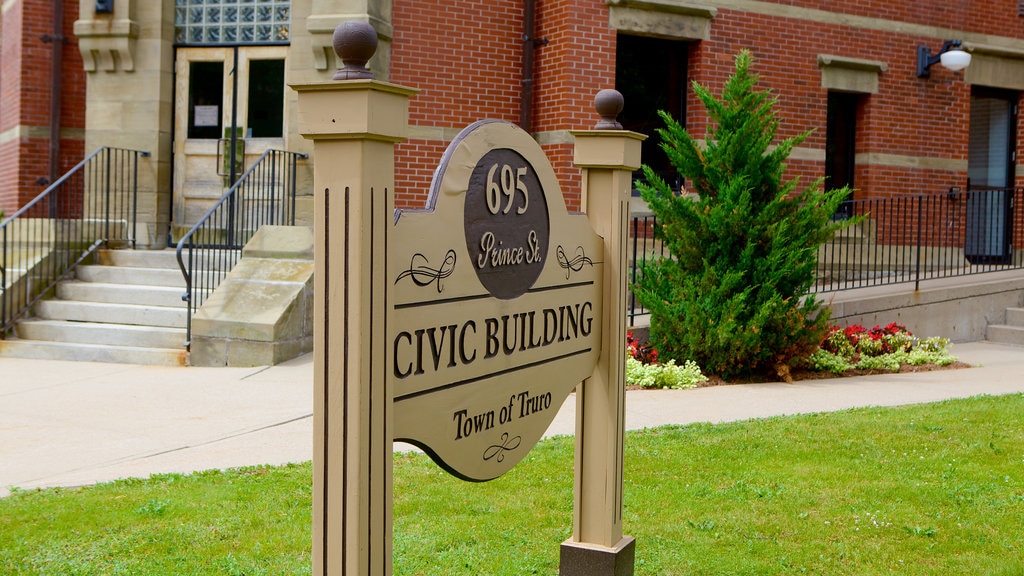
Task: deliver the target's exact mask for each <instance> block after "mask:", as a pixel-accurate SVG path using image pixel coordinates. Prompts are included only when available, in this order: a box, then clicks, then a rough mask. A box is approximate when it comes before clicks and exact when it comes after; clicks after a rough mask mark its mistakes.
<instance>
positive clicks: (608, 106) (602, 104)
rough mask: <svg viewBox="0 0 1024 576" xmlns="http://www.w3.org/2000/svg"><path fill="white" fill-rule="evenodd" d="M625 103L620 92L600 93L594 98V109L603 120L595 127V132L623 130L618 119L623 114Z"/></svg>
mask: <svg viewBox="0 0 1024 576" xmlns="http://www.w3.org/2000/svg"><path fill="white" fill-rule="evenodd" d="M624 102H625V101H624V99H623V98H622V94H621V93H619V91H618V90H601V91H600V92H598V93H597V96H595V97H594V108H595V109H596V110H597V113H598V114H600V115H601V120H600V121H599V122H598V123H597V124H596V125H594V130H622V124H619V121H618V120H616V118H617V117H618V116H619V113H620V112H622V106H623V104H624Z"/></svg>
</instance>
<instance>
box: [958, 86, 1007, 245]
mask: <svg viewBox="0 0 1024 576" xmlns="http://www.w3.org/2000/svg"><path fill="white" fill-rule="evenodd" d="M1017 98H1018V95H1017V93H1016V92H1009V91H1004V90H991V89H985V88H979V87H973V88H972V89H971V123H970V135H969V138H968V145H967V189H968V192H969V194H968V196H967V230H966V243H965V246H964V248H965V250H964V251H965V255H966V256H967V259H968V260H970V261H971V262H972V263H974V264H978V263H985V264H1005V263H1007V262H1009V261H1010V258H1011V255H1012V250H1011V247H1012V245H1011V240H1012V238H1011V232H1012V221H1011V219H1012V214H1013V213H1012V209H1011V202H1012V200H1013V188H1012V187H1013V180H1014V164H1015V160H1016V155H1017V153H1016V135H1017Z"/></svg>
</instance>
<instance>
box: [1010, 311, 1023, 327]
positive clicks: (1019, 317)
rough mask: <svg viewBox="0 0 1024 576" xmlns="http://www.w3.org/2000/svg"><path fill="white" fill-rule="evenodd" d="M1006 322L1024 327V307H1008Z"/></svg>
mask: <svg viewBox="0 0 1024 576" xmlns="http://www.w3.org/2000/svg"><path fill="white" fill-rule="evenodd" d="M1006 323H1007V324H1008V325H1010V326H1020V327H1022V328H1024V308H1007V309H1006Z"/></svg>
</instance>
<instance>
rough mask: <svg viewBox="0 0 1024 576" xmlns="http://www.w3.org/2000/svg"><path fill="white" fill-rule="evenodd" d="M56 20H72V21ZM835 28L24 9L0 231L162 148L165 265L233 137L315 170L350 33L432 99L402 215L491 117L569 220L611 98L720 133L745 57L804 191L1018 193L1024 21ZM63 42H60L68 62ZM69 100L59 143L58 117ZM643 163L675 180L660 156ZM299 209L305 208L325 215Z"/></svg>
mask: <svg viewBox="0 0 1024 576" xmlns="http://www.w3.org/2000/svg"><path fill="white" fill-rule="evenodd" d="M55 5H56V6H63V7H64V14H63V22H62V23H61V22H58V19H57V18H55V15H54V12H53V6H55ZM837 6H838V5H837V4H836V3H833V2H826V1H824V0H741V1H735V0H730V1H725V0H694V1H686V2H682V1H678V0H573V1H568V0H487V1H484V0H467V1H465V2H444V3H441V2H411V1H406V0H359V1H355V2H352V1H343V0H318V1H314V0H220V1H210V0H205V1H204V2H201V3H200V2H198V1H197V0H163V1H162V2H152V1H148V2H143V1H142V0H79V2H78V3H71V2H64V3H61V2H59V1H56V2H53V1H50V2H47V1H45V0H11V1H9V2H5V4H4V12H3V32H2V44H3V50H2V58H3V62H2V66H3V75H2V80H0V88H2V94H3V95H2V102H0V210H5V211H7V212H8V213H10V212H11V211H12V210H13V209H15V208H16V207H17V206H19V205H21V204H24V203H25V202H26V201H27V200H28V199H30V198H31V197H33V196H34V195H35V194H36V193H38V192H39V191H40V190H42V188H43V187H44V184H45V182H48V181H50V180H52V178H53V176H52V171H53V168H52V165H53V164H56V165H57V166H58V167H59V169H58V170H57V173H58V174H59V173H63V171H65V170H66V169H67V168H69V167H70V166H73V165H74V163H75V162H76V161H77V160H80V159H81V158H82V157H83V156H84V154H86V153H88V152H91V151H92V150H95V149H96V148H98V147H100V146H119V147H127V148H134V149H141V150H148V151H150V152H151V153H152V156H151V157H149V158H147V159H146V160H145V161H144V166H143V169H142V170H141V173H140V183H141V184H140V185H141V194H142V195H141V200H140V214H141V215H142V218H143V219H144V220H145V221H146V223H147V227H146V232H145V233H144V238H142V244H143V245H149V246H154V247H158V246H162V245H163V244H164V243H166V242H167V240H168V237H170V238H171V239H173V238H176V237H177V236H178V235H179V234H180V231H181V230H182V228H183V227H187V226H188V225H190V224H191V223H192V222H194V220H195V219H196V218H197V217H198V215H199V214H201V213H202V212H203V211H204V209H205V207H206V206H208V205H209V204H210V202H211V201H212V200H211V198H215V197H216V196H217V194H218V191H219V190H220V189H221V188H222V180H221V178H220V177H219V176H217V175H216V167H217V164H218V160H217V154H218V151H217V146H216V139H217V138H218V137H222V136H224V135H225V134H227V133H228V132H227V127H229V126H232V125H234V126H237V127H240V128H241V130H242V132H241V134H242V135H243V139H244V140H246V149H245V153H246V157H247V158H249V157H252V156H254V155H256V154H258V153H259V152H260V151H262V150H263V149H266V148H268V147H276V148H284V149H288V150H295V151H302V152H306V151H309V150H310V149H311V146H310V144H309V143H308V142H306V141H304V140H303V139H302V137H301V136H299V135H298V134H296V132H295V130H296V128H295V126H296V121H295V94H294V92H293V91H291V90H290V89H288V88H287V87H286V85H287V84H296V83H306V82H312V81H328V80H329V79H330V76H331V74H332V72H333V70H334V69H335V68H336V67H337V66H338V63H337V62H336V61H335V57H334V55H333V52H332V50H331V48H330V46H331V33H332V31H333V29H334V27H335V26H336V25H337V24H338V23H339V22H341V21H344V20H347V19H361V20H366V21H369V22H371V23H372V24H373V25H374V27H375V28H376V29H377V30H378V32H379V34H380V37H381V45H380V49H379V51H378V55H377V56H375V58H374V60H373V61H372V62H371V67H372V68H373V69H374V70H375V71H376V72H377V75H378V78H379V79H386V80H388V81H390V82H394V83H397V84H403V85H407V86H411V87H414V88H418V89H419V90H420V92H419V93H418V94H417V95H416V96H415V97H414V98H413V100H412V104H411V106H412V107H411V111H410V116H411V123H412V125H413V126H412V130H411V133H412V137H411V138H410V139H409V140H408V141H407V142H405V143H402V144H401V145H400V146H399V148H398V158H397V161H398V166H399V167H398V175H397V177H398V182H397V187H396V199H397V203H398V205H399V206H418V205H421V204H422V202H423V200H424V199H425V195H426V191H427V189H428V186H429V182H430V178H431V175H432V173H433V170H434V167H435V166H436V165H437V163H438V160H439V159H440V157H441V154H442V151H443V150H444V148H445V146H446V145H447V143H448V141H450V139H451V138H452V137H453V136H454V135H455V134H456V133H457V132H458V131H459V130H460V129H461V128H463V127H464V126H465V125H467V124H469V123H471V122H473V121H475V120H478V119H480V118H485V117H490V118H502V119H506V120H510V121H513V122H519V123H521V125H523V126H524V127H526V128H527V129H528V130H529V131H530V132H531V133H533V134H534V135H535V137H536V138H537V140H538V141H539V142H540V143H541V144H542V145H543V146H544V147H545V149H546V150H547V151H548V153H549V157H550V158H551V160H552V163H553V165H554V166H555V169H556V172H557V173H558V175H559V177H560V178H561V179H562V185H563V191H564V193H565V195H566V198H567V203H568V205H569V206H570V208H572V207H576V206H578V205H579V185H578V182H577V179H576V178H575V176H576V174H577V173H578V172H577V170H576V169H575V168H574V167H573V165H572V161H571V149H572V146H571V142H572V135H571V133H570V131H571V130H577V129H586V128H590V127H591V126H592V125H593V123H594V122H595V120H596V115H595V113H594V112H593V105H592V102H593V97H594V94H595V93H596V92H597V91H598V90H600V89H603V88H608V87H613V86H614V87H616V88H617V89H619V90H620V91H621V92H623V93H624V95H625V97H626V109H625V110H624V112H623V115H622V117H621V119H622V121H623V123H624V124H625V125H626V127H627V128H631V129H635V130H638V131H642V132H645V133H649V134H650V133H652V132H653V128H654V127H656V126H657V125H658V124H659V123H658V121H657V119H656V117H655V114H654V111H655V110H656V109H665V110H669V111H670V112H671V113H672V114H673V115H675V116H676V117H677V118H679V119H680V120H681V121H682V122H683V123H684V125H685V126H686V127H687V128H689V129H690V130H691V131H692V132H693V133H695V134H702V133H703V130H704V126H705V123H706V116H705V114H704V111H703V110H702V108H701V107H700V106H699V103H698V102H697V101H696V99H695V97H694V95H693V93H692V90H691V89H690V88H689V83H690V82H693V81H696V82H699V83H702V84H704V85H707V86H709V87H710V88H711V89H712V90H713V91H716V92H717V91H718V90H719V89H720V87H721V85H722V83H723V82H724V80H725V78H726V77H727V76H728V75H729V73H730V72H731V70H732V68H733V61H734V57H735V55H736V53H737V52H738V51H739V50H741V49H749V50H750V51H751V52H752V53H753V55H754V57H755V65H754V69H755V71H756V72H757V73H758V74H759V75H760V77H761V86H762V87H765V88H769V89H771V90H772V91H773V93H774V95H775V96H776V97H777V98H778V104H777V107H776V110H777V112H778V115H779V118H780V120H781V122H782V124H781V128H780V132H779V136H780V137H787V136H792V135H794V134H797V133H800V132H803V131H805V130H808V129H814V132H813V134H812V135H811V136H810V138H808V139H807V140H806V141H805V142H804V143H803V145H801V146H800V147H798V148H797V149H796V150H795V151H794V154H793V155H792V157H791V159H790V162H789V174H790V175H794V176H795V175H802V176H804V177H805V178H806V179H814V178H818V177H820V176H823V175H827V176H828V177H829V183H830V184H836V185H838V184H844V183H849V184H851V185H852V186H853V187H854V188H855V189H856V192H855V196H856V197H861V198H867V197H881V196H893V195H904V194H921V193H935V194H939V193H943V192H945V191H947V190H949V189H950V188H951V187H959V188H962V189H963V188H967V187H969V186H974V187H976V186H991V187H1010V186H1015V185H1016V186H1021V185H1024V166H1022V163H1021V161H1020V160H1018V159H1017V156H1016V150H1017V148H1019V147H1020V143H1021V140H1022V138H1024V129H1022V128H1021V125H1020V123H1019V122H1018V121H1017V118H1016V110H1017V107H1018V105H1019V102H1020V98H1021V91H1022V90H1024V7H1022V5H1021V4H1020V2H1018V1H1016V0H957V1H953V2H945V3H939V2H929V3H921V2H909V1H905V0H895V1H894V0H864V1H861V2H853V3H843V4H842V5H841V6H839V7H838V8H837ZM530 13H532V14H533V18H534V24H533V26H530V25H529V24H528V23H527V14H530ZM57 30H60V31H61V32H60V33H59V34H58V33H57ZM58 36H63V37H64V38H66V39H67V42H66V43H62V42H56V43H55V42H53V41H52V40H53V39H58V40H59V38H58ZM46 38H49V40H46ZM948 40H959V41H961V42H962V46H963V48H965V49H966V50H967V51H968V52H969V53H970V54H972V56H973V61H972V62H971V64H970V66H969V67H968V68H967V69H966V70H963V71H958V72H953V71H950V70H947V69H945V68H943V67H942V66H941V65H939V64H936V65H933V66H931V67H929V68H928V69H927V72H928V75H927V77H921V76H920V75H919V73H918V59H919V56H918V53H919V47H922V46H923V47H926V48H927V49H929V50H930V51H931V54H933V55H936V54H938V52H939V51H940V49H941V48H942V46H943V43H944V41H948ZM54 47H59V53H60V54H59V58H55V56H56V53H55V52H54ZM235 58H237V64H236V60H235ZM54 62H57V63H58V65H59V68H60V74H59V77H60V82H58V83H55V82H54V81H53V78H54V76H53V75H52V73H51V67H52V66H53V64H54ZM236 70H237V72H238V73H237V74H233V73H232V72H233V71H236ZM236 82H237V84H236ZM55 87H59V88H60V90H59V98H57V100H56V101H58V102H59V109H60V114H59V122H54V121H53V119H54V117H55V116H54V114H52V113H51V109H52V108H53V106H54V104H53V102H54V101H55V99H54V96H53V94H55V92H54V88H55ZM232 111H233V112H232ZM54 134H59V138H58V139H57V142H59V144H60V145H59V146H58V147H56V152H55V153H54V152H51V151H52V150H53V149H54V147H52V146H51V145H50V144H51V143H52V142H54ZM51 154H56V156H55V157H56V158H57V160H56V161H55V162H51V161H50V156H51ZM312 161H313V162H316V161H322V159H316V158H313V159H312ZM645 162H647V163H649V164H652V165H654V166H655V167H656V168H658V169H660V170H663V171H665V172H666V173H667V174H670V170H669V169H668V167H667V166H665V164H664V160H663V159H662V158H661V154H660V152H658V150H657V147H656V142H655V141H654V139H652V140H651V142H650V143H649V144H647V147H646V148H645ZM308 168H309V167H308V163H307V166H306V171H305V175H306V176H305V178H304V179H303V181H305V182H306V186H305V188H306V190H307V192H306V193H307V194H308V193H309V192H308V189H309V186H308V174H309V169H308ZM305 200H306V201H304V202H302V203H301V204H300V206H301V207H304V210H305V211H306V212H307V213H308V210H309V206H310V205H311V203H310V202H309V201H308V197H307V198H306V199H305ZM301 211H302V208H300V212H301Z"/></svg>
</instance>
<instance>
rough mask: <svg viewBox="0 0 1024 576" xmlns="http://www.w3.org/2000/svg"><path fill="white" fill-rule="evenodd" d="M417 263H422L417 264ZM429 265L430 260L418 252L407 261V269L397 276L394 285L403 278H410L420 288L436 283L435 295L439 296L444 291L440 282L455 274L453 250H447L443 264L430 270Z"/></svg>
mask: <svg viewBox="0 0 1024 576" xmlns="http://www.w3.org/2000/svg"><path fill="white" fill-rule="evenodd" d="M418 261H420V262H422V263H417V262H418ZM429 263H430V260H428V259H427V257H426V256H424V255H423V254H420V253H418V252H417V253H416V254H413V256H412V259H411V260H410V261H409V269H408V270H406V271H404V272H402V273H401V274H399V275H398V278H396V279H395V284H398V282H399V281H400V280H402V279H403V278H412V281H413V282H414V283H415V284H416V285H417V286H420V287H423V286H430V285H431V284H433V283H435V282H436V283H437V293H438V294H440V293H441V292H443V291H444V284H443V283H442V282H441V281H442V280H444V279H445V278H447V277H449V276H451V275H452V273H453V272H455V250H448V253H447V254H445V257H444V262H441V266H439V267H437V268H431V267H430V266H429Z"/></svg>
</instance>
